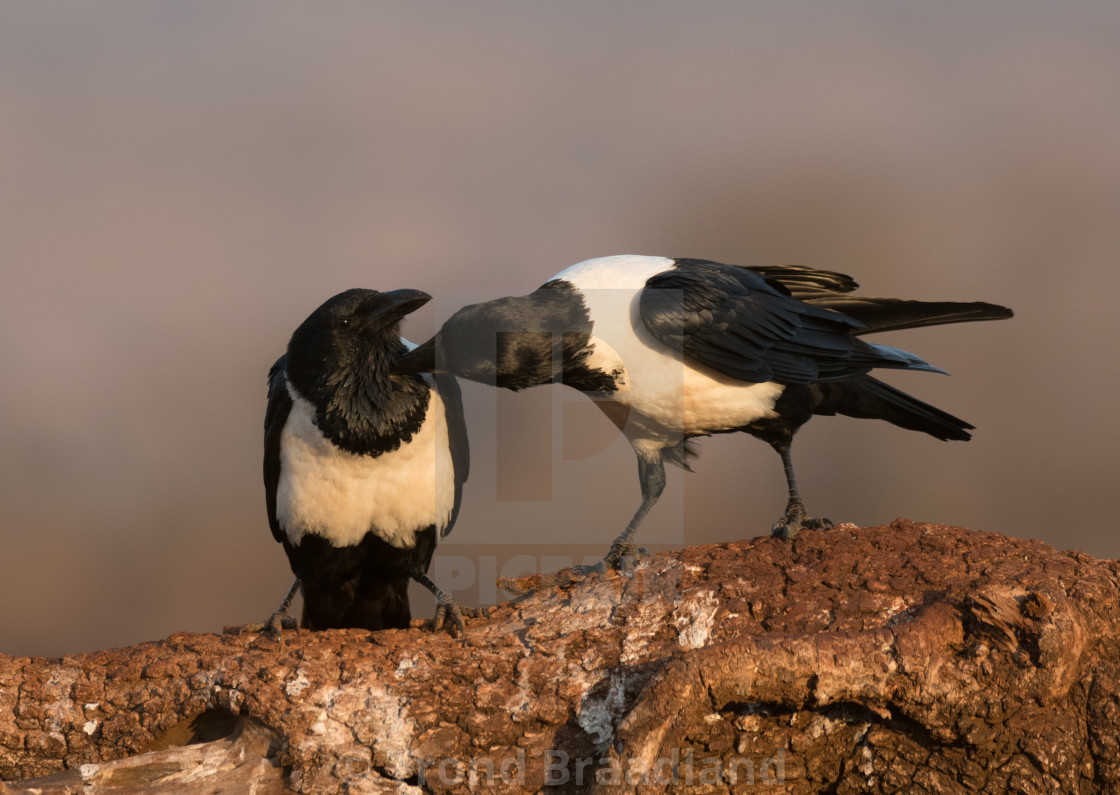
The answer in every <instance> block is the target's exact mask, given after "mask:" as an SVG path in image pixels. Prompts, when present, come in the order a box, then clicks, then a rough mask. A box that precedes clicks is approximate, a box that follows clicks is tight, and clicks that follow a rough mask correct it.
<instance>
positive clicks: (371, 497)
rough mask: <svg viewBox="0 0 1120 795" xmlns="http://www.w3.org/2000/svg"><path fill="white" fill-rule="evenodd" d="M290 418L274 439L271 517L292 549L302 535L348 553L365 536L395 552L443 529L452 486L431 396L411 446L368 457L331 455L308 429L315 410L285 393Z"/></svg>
mask: <svg viewBox="0 0 1120 795" xmlns="http://www.w3.org/2000/svg"><path fill="white" fill-rule="evenodd" d="M288 393H289V394H290V395H291V397H292V410H291V413H290V414H289V415H288V420H287V422H286V423H285V425H284V431H283V433H282V434H281V437H280V483H279V488H278V489H277V494H276V516H277V519H278V520H279V522H280V527H281V528H283V530H284V533H285V534H286V535H287V537H288V540H289V541H291V542H292V543H293V544H296V543H299V540H300V539H301V538H302V537H303V536H304V535H306V534H308V533H314V534H317V535H321V536H324V537H326V538H328V539H330V541H331V543H332V544H334V545H335V546H351V545H353V544H357V543H358V542H359V541H361V540H362V537H363V536H365V534H366V533H367V532H369V531H371V530H372V531H373V532H374V533H376V534H377V535H378V536H380V537H381V538H382V539H384V540H385V541H387V542H388V543H390V544H392V545H393V546H396V547H402V548H407V547H411V546H412V545H413V544H414V539H415V536H416V532H417V531H418V530H421V529H423V528H425V527H428V526H430V525H435V526H436V531H437V533H436V535H437V538H438V537H439V531H440V530H442V529H443V528H444V527H446V526H447V523H448V522H449V521H450V518H451V511H452V508H453V507H454V501H455V480H454V471H453V465H452V462H451V452H450V448H449V446H448V438H447V421H446V417H445V415H444V407H443V401H442V400H441V399H440V397H439V394H438V393H437V392H436V391H435V390H433V391H432V394H431V399H430V402H429V404H428V411H427V415H426V416H425V418H424V422H423V424H422V425H421V426H420V429H419V431H417V433H415V434H414V435H413V437H412V441H411V442H409V443H408V444H405V445H402V446H401V447H399V448H398V449H396V450H394V451H393V452H391V453H383V454H382V455H379V456H376V457H373V456H367V455H355V454H353V453H348V452H345V451H343V450H340V449H339V448H337V447H335V446H334V445H332V444H331V443H330V441H328V440H327V439H326V438H324V437H323V435H322V433H321V432H320V431H319V429H318V428H317V427H316V426H315V423H314V416H315V409H314V407H313V406H312V405H311V404H310V403H308V402H307V401H306V400H304V399H303V398H302V397H300V396H299V395H298V394H296V392H295V390H294V389H292V387H291V385H290V384H289V385H288Z"/></svg>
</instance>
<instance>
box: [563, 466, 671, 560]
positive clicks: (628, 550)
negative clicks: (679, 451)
mask: <svg viewBox="0 0 1120 795" xmlns="http://www.w3.org/2000/svg"><path fill="white" fill-rule="evenodd" d="M634 450H635V452H637V454H638V479H639V480H640V481H641V484H642V504H641V505H639V506H638V510H637V511H636V512H635V513H634V517H633V518H632V519H631V520H630V523H629V524H627V525H626V529H625V530H623V531H622V533H621V534H620V535H619V536H618V538H616V539H615V540H614V543H612V544H611V548H610V551H609V552H607V554H606V557H604V558H603V559H602V560H601V561H599V562H598V563H596V564H595V565H593V566H573V567H572V570H571V573H572V575H573V579H582V578H583V577H586V576H587V575H590V574H601V573H603V572H604V571H607V570H608V569H614V570H615V571H628V570H630V569H632V568H634V567H635V566H636V565H637V564H638V562H639V561H640V560H641V559H642V558H643V557H645V556H648V555H649V552H647V551H646V550H644V549H642V548H640V547H638V546H637V545H636V544H635V543H634V536H635V534H637V532H638V525H640V524H641V523H642V520H643V519H645V518H646V514H648V513H649V511H650V509H651V508H652V507H653V506H654V503H656V502H657V498H658V497H660V496H661V492H663V491H664V490H665V465H664V464H663V463H662V461H661V451H660V449H655V450H652V451H648V450H643V449H639V448H638V447H636V446H635V448H634Z"/></svg>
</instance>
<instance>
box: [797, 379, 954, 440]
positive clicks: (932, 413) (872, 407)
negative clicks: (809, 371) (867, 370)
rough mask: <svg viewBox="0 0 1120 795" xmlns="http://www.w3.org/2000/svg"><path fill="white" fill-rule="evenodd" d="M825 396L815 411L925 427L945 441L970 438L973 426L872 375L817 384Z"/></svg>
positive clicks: (908, 427)
mask: <svg viewBox="0 0 1120 795" xmlns="http://www.w3.org/2000/svg"><path fill="white" fill-rule="evenodd" d="M815 389H819V390H820V391H821V399H820V400H819V401H818V402H817V405H816V407H815V408H814V409H813V413H814V414H824V415H831V414H843V415H844V416H846V417H857V418H860V419H872V420H886V421H887V422H889V423H892V424H893V425H897V426H899V427H900V428H906V429H907V430H911V431H922V432H923V433H928V434H929V435H930V436H933V437H935V438H937V439H942V440H944V441H950V440H953V441H962V442H965V441H968V440H969V439H971V438H972V434H970V433H969V431H970V430H972V428H973V426H972V425H970V424H969V423H967V422H965V421H964V420H962V419H960V418H959V417H954V416H953V415H952V414H949V413H948V412H945V411H942V410H941V409H939V408H935V407H933V406H931V405H929V404H928V403H924V402H922V401H921V400H918V399H917V398H915V397H911V396H910V395H907V394H906V393H905V392H903V391H901V390H899V389H895V388H894V387H893V386H891V385H890V384H885V383H883V382H882V381H880V380H878V379H877V378H872V377H871V376H869V375H858V376H855V377H853V378H845V379H843V380H841V381H829V382H826V383H821V384H817V385H816V386H815Z"/></svg>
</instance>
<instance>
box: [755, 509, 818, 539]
mask: <svg viewBox="0 0 1120 795" xmlns="http://www.w3.org/2000/svg"><path fill="white" fill-rule="evenodd" d="M829 527H833V524H832V520H831V519H826V518H824V517H823V516H809V514H808V513H806V512H805V509H804V508H801V509H800V510H797V509H794V510H788V511H786V514H785V516H783V517H782V518H781V519H779V520H778V521H776V522H774V524H773V526H772V527H771V528H770V535H772V536H775V537H776V538H780V539H782V540H783V541H789V540H790V539H791V538H793V537H794V536H796V535H797V534H798V533H800V532H801V531H802V530H824V529H827V528H829Z"/></svg>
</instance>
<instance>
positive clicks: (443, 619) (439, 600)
mask: <svg viewBox="0 0 1120 795" xmlns="http://www.w3.org/2000/svg"><path fill="white" fill-rule="evenodd" d="M408 576H409V577H411V578H412V579H414V580H416V582H418V583H420V584H421V585H423V586H424V587H425V588H427V589H428V590H429V591H431V592H432V595H433V596H435V598H436V614H435V618H434V619H433V620H432V631H433V632H439V631H440V630H441V629H443V628H444V627H445V626H446V627H447V631H448V632H449V633H451V636H452V637H456V638H457V637H460V636H462V635H465V634H466V633H467V628H466V626H464V624H463V616H464V615H465V616H467V617H469V618H481V617H482V610H480V609H479V608H477V607H464V606H462V605H460V604H459V603H458V602H456V601H455V600H454V599H452V598H451V594H449V593H447V591H445V590H443V589H442V588H440V587H439V586H438V585H436V584H435V583H434V582H432V578H431V577H429V576H428V575H427V573H426V572H424V571H423V570H421V569H419V568H414V569H411V570H410V571H409V572H408Z"/></svg>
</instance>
